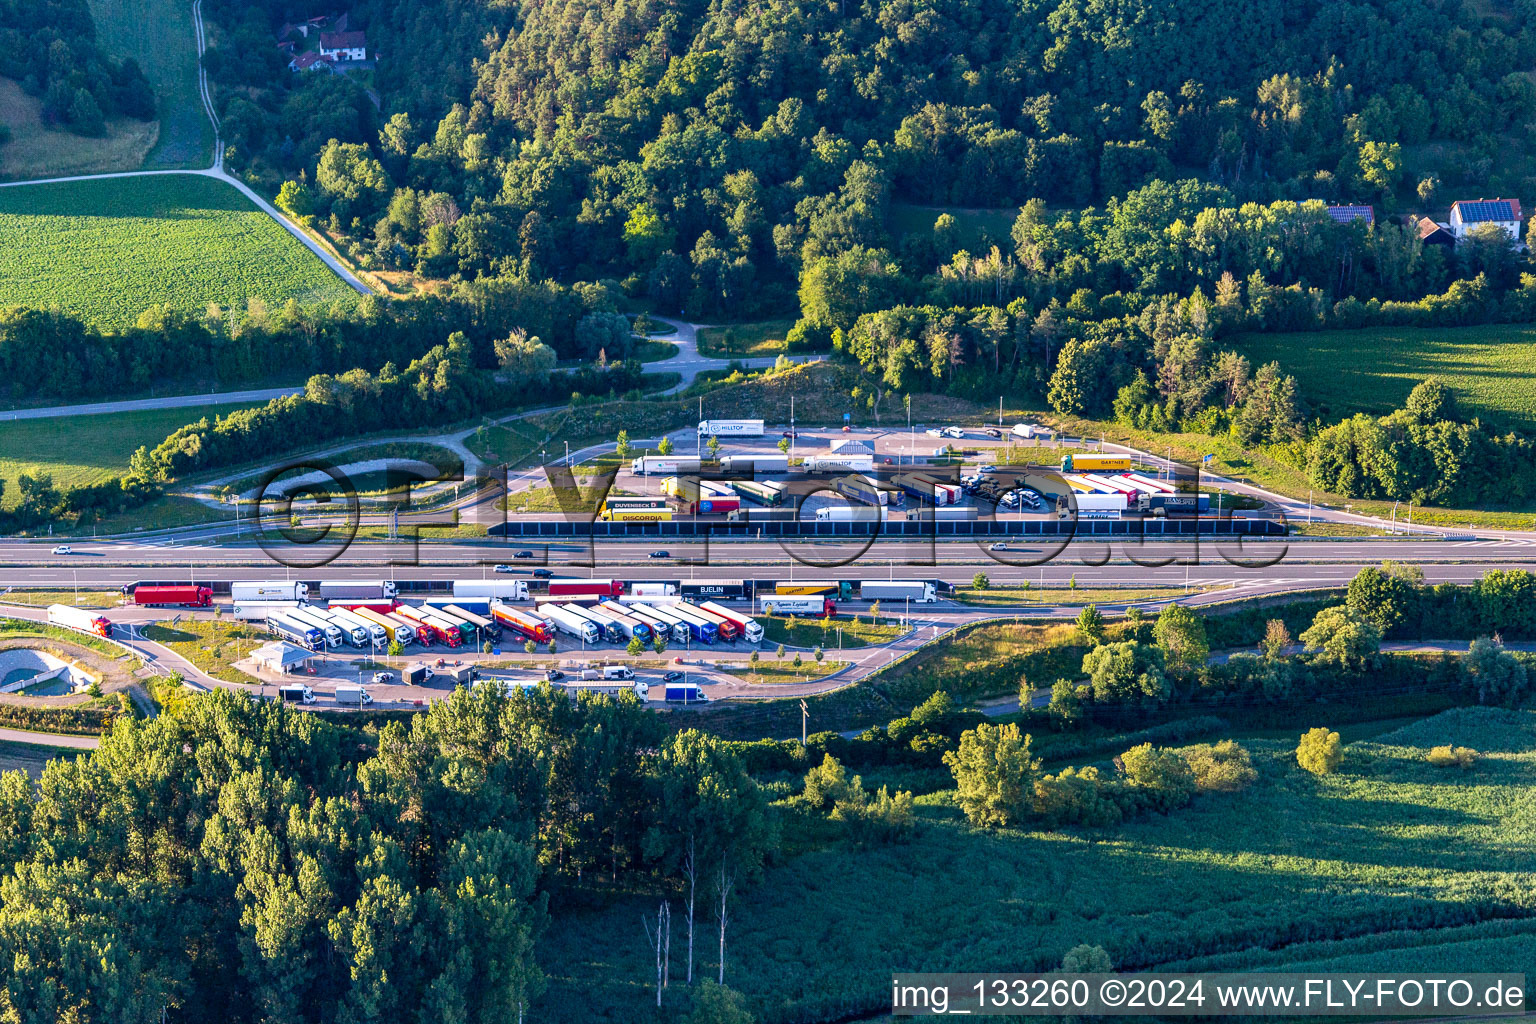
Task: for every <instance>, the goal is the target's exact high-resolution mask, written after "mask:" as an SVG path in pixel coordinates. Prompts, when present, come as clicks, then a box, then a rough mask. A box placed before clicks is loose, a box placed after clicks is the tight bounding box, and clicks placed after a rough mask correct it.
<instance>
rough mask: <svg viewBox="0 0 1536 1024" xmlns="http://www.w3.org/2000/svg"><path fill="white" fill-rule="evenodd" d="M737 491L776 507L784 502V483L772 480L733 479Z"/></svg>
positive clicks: (747, 497)
mask: <svg viewBox="0 0 1536 1024" xmlns="http://www.w3.org/2000/svg"><path fill="white" fill-rule="evenodd" d="M731 486H732V487H734V488H735V489H736V493H737V494H739V495H741V496H742V497H743V498H746V499H748V500H749V501H755V502H757V503H758V504H759V505H763V506H766V507H768V508H774V507H776V506H778V505H782V504H784V485H783V484H781V483H776V482H774V481H772V480H732V481H731Z"/></svg>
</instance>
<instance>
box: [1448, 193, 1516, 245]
mask: <svg viewBox="0 0 1536 1024" xmlns="http://www.w3.org/2000/svg"><path fill="white" fill-rule="evenodd" d="M1520 221H1521V216H1520V200H1518V199H1459V200H1457V201H1456V202H1454V203H1452V204H1451V224H1450V227H1451V234H1453V235H1455V236H1456V240H1457V241H1458V242H1459V241H1461V240H1462V239H1464V238H1466V237H1467V236H1469V235H1470V234H1472V232H1474V231H1476V230H1477V229H1478V228H1480V227H1482V226H1483V225H1484V224H1493V225H1496V226H1497V227H1499V228H1500V229H1502V230H1503V232H1504V233H1505V234H1506V235H1508V236H1509V237H1510V240H1511V241H1513V242H1514V243H1515V244H1516V245H1519V244H1520V241H1521V239H1520Z"/></svg>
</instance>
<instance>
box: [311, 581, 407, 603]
mask: <svg viewBox="0 0 1536 1024" xmlns="http://www.w3.org/2000/svg"><path fill="white" fill-rule="evenodd" d="M399 595H400V592H399V590H398V589H396V587H395V584H394V581H393V580H321V581H320V596H321V597H322V598H324V599H325V600H326V601H328V602H330V603H332V604H335V603H337V602H341V601H346V602H353V601H356V602H358V603H360V604H366V603H370V602H373V601H393V600H394V599H395V598H396V597H398V596H399Z"/></svg>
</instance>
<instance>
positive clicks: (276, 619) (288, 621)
mask: <svg viewBox="0 0 1536 1024" xmlns="http://www.w3.org/2000/svg"><path fill="white" fill-rule="evenodd" d="M267 632H268V633H271V634H272V635H274V636H279V637H282V638H283V639H284V640H286V641H288V642H289V643H291V644H295V645H297V646H299V647H303V648H304V649H305V650H309V651H319V650H323V649H324V647H325V634H324V633H323V632H321V630H320V627H319V626H311V625H310V624H309V623H307V622H303V621H301V620H299V619H295V618H291V617H290V616H288V615H274V616H273V617H272V618H270V619H268V620H267Z"/></svg>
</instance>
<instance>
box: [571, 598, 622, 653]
mask: <svg viewBox="0 0 1536 1024" xmlns="http://www.w3.org/2000/svg"><path fill="white" fill-rule="evenodd" d="M558 603H559V606H560V607H561V608H562V609H564V610H565V611H567V612H569V613H570V614H572V615H578V616H580V617H581V618H584V619H586V620H587V621H588V622H590V623H592V624H593V625H595V626H596V627H597V631H598V632H599V633H601V634H602V637H603V639H604V640H606V641H607V642H608V643H610V644H616V643H618V642H619V641H620V640H622V639H623V634H621V633H620V632H619V624H618V623H617V622H614V621H613V620H612V619H610V618H609V617H608V616H606V615H604V614H602V613H601V612H594V611H593V609H591V608H589V607H587V606H586V605H583V604H577V603H576V602H575V601H561V602H558Z"/></svg>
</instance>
